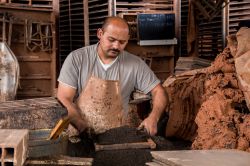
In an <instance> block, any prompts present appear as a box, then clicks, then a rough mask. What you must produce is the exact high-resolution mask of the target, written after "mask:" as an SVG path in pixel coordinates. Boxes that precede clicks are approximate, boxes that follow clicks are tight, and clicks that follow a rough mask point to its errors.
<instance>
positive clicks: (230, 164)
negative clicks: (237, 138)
mask: <svg viewBox="0 0 250 166" xmlns="http://www.w3.org/2000/svg"><path fill="white" fill-rule="evenodd" d="M151 154H152V156H153V157H154V158H155V159H156V160H159V161H160V162H163V163H165V164H167V165H173V166H201V165H202V166H218V165H219V166H236V165H240V166H249V163H250V154H249V153H247V152H243V151H239V150H182V151H152V152H151Z"/></svg>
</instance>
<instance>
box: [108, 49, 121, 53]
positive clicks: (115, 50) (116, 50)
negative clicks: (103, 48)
mask: <svg viewBox="0 0 250 166" xmlns="http://www.w3.org/2000/svg"><path fill="white" fill-rule="evenodd" d="M109 51H114V52H117V53H119V52H120V50H118V49H110V50H109Z"/></svg>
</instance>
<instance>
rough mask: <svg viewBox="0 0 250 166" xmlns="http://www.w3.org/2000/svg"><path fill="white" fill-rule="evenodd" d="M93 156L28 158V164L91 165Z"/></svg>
mask: <svg viewBox="0 0 250 166" xmlns="http://www.w3.org/2000/svg"><path fill="white" fill-rule="evenodd" d="M92 162H93V158H80V157H69V156H58V157H54V158H48V159H40V160H39V159H28V160H27V161H26V162H25V164H26V165H78V166H91V165H92Z"/></svg>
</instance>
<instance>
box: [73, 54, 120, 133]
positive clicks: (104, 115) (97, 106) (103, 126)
mask: <svg viewBox="0 0 250 166" xmlns="http://www.w3.org/2000/svg"><path fill="white" fill-rule="evenodd" d="M96 56H98V55H96ZM117 60H118V61H119V59H117ZM96 61H97V58H95V62H96ZM95 62H94V64H93V66H92V70H91V73H90V75H91V76H90V78H89V80H88V82H87V84H86V86H85V88H84V89H83V90H82V92H81V93H80V95H79V98H78V99H77V106H78V107H79V109H80V113H81V116H82V118H83V120H84V121H85V122H87V126H88V127H89V128H91V129H93V130H94V132H95V133H96V134H100V133H103V132H105V131H107V130H109V129H112V128H116V127H120V126H121V125H122V121H123V118H122V116H123V108H122V96H121V89H120V82H119V80H103V79H100V78H97V77H95V76H93V75H92V72H93V68H94V65H95ZM118 63H119V62H118ZM117 72H119V71H117ZM118 75H119V78H120V72H119V74H118ZM73 133H75V132H73ZM73 135H75V134H73Z"/></svg>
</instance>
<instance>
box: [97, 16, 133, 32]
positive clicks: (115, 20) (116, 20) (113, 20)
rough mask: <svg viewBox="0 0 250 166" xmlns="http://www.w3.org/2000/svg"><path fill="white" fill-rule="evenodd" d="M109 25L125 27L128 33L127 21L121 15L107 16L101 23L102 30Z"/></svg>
mask: <svg viewBox="0 0 250 166" xmlns="http://www.w3.org/2000/svg"><path fill="white" fill-rule="evenodd" d="M110 25H112V26H118V27H119V28H124V29H127V31H128V33H129V26H128V23H127V22H126V21H125V20H124V19H123V18H121V17H107V18H106V19H105V20H104V22H103V24H102V30H103V31H106V30H107V28H108V27H109V26H110Z"/></svg>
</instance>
